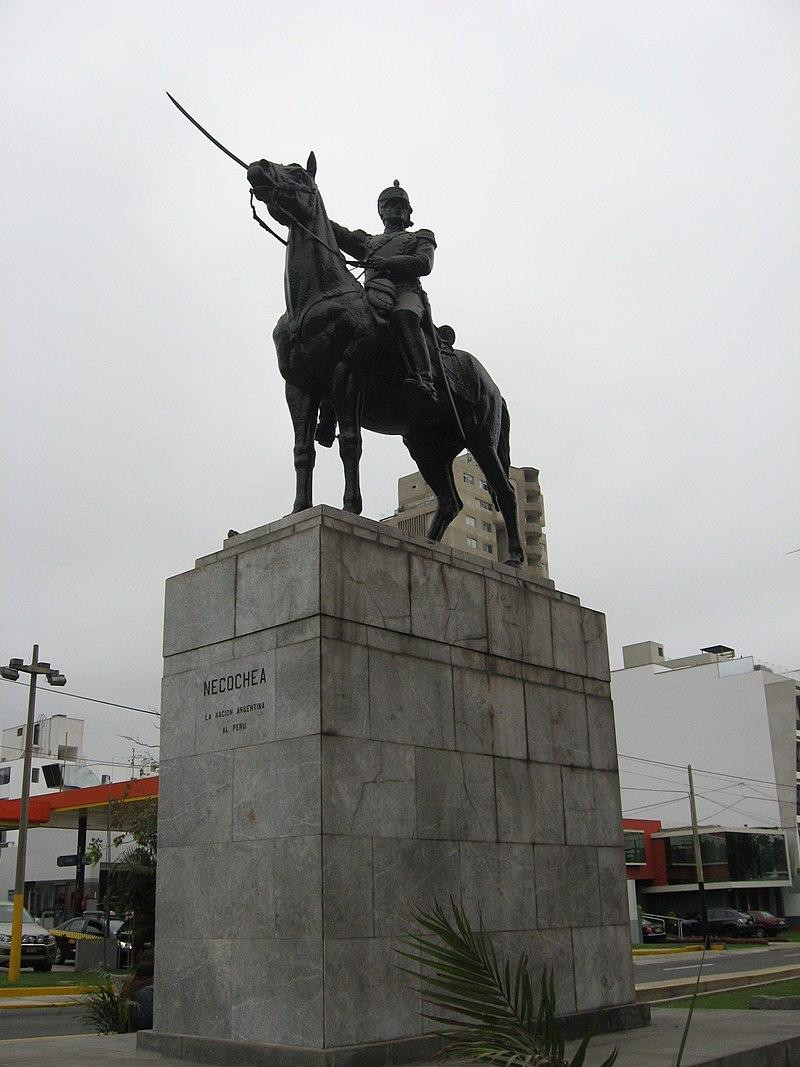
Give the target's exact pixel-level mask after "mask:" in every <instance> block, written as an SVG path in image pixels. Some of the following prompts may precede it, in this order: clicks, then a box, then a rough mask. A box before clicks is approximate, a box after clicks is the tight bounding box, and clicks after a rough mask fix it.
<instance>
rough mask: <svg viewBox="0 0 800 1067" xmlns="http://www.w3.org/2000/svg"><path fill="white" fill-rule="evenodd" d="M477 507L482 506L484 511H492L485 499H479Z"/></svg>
mask: <svg viewBox="0 0 800 1067" xmlns="http://www.w3.org/2000/svg"><path fill="white" fill-rule="evenodd" d="M478 507H479V508H483V510H484V511H494V508H493V507H492V505H491V504H488V503H487V502H486V501H485V500H479V501H478Z"/></svg>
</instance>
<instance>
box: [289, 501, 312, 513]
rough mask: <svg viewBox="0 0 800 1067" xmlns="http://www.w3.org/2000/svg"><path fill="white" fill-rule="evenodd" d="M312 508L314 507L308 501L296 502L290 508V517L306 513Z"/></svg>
mask: <svg viewBox="0 0 800 1067" xmlns="http://www.w3.org/2000/svg"><path fill="white" fill-rule="evenodd" d="M313 507H314V505H313V504H312V503H311V501H310V500H300V501H296V502H295V505H294V507H293V508H292V515H296V514H297V512H298V511H308V509H309V508H313Z"/></svg>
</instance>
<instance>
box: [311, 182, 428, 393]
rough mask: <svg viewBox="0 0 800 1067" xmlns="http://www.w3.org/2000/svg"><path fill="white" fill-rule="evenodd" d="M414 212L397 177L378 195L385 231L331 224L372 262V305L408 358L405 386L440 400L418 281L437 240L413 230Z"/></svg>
mask: <svg viewBox="0 0 800 1067" xmlns="http://www.w3.org/2000/svg"><path fill="white" fill-rule="evenodd" d="M411 210H412V209H411V203H410V201H409V199H408V193H407V192H406V191H405V189H401V188H400V183H399V181H397V179H395V182H394V185H390V186H389V188H388V189H384V190H383V192H382V193H381V195H380V196H379V197H378V214H379V215H380V217H381V221H382V222H383V225H384V230H383V233H382V234H374V235H373V234H369V233H366V232H365V231H364V230H348V229H346V228H345V227H344V226H339V225H338V223H335V222H333V220H331V226H332V227H333V232H334V234H335V235H336V241H337V243H338V245H339V247H340V248H341V249H342V251H344V252H346V253H347V254H348V255H350V256H353V257H354V258H356V259H360V260H362V261H364V262H366V263H367V271H366V276H365V279H364V280H365V286H366V290H367V298H368V300H369V302H370V306H371V307H372V309H373V312H374V314H375V315H376V318H378V319H379V320H380V321H383V322H390V323H391V326H392V329H393V330H394V333H395V336H396V337H397V340H398V341H399V342H400V347H401V349H402V352H403V356H404V357H405V362H406V370H407V377H406V378H405V379H404V380H403V388H404V389H405V390H406V391H407V392H409V393H412V394H413V395H415V396H417V397H419V398H420V399H423V400H428V401H433V402H436V401H437V400H438V397H437V395H436V389H435V387H434V384H433V375H432V373H431V354H430V351H429V345H430V344H435V343H436V342H435V340H434V337H435V335H434V332H433V326H432V321H431V313H430V306H429V304H428V297H427V295H426V293H425V291H424V290H423V288H422V286H421V285H420V283H419V280H420V278H421V277H423V276H424V275H426V274H430V272H431V271H432V270H433V253H434V249H435V248H436V239H435V238H434V236H433V234H432V233H431V231H430V230H416V231H415V232H413V233H411V232H409V231H408V228H409V226H410V225H411ZM426 334H428V335H430V340H429V339H428V337H426Z"/></svg>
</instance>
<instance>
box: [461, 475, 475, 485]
mask: <svg viewBox="0 0 800 1067" xmlns="http://www.w3.org/2000/svg"><path fill="white" fill-rule="evenodd" d="M464 481H465V482H466V483H467V485H474V484H475V479H474V478H473V477H472V475H471V474H465V475H464Z"/></svg>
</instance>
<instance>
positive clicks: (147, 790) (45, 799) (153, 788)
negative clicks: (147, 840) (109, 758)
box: [0, 776, 158, 830]
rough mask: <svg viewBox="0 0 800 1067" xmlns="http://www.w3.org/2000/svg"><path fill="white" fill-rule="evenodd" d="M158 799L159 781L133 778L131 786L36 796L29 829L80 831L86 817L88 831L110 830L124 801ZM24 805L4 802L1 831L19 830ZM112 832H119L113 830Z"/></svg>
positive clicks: (116, 784)
mask: <svg viewBox="0 0 800 1067" xmlns="http://www.w3.org/2000/svg"><path fill="white" fill-rule="evenodd" d="M157 796H158V777H157V776H153V777H151V778H132V779H131V780H130V781H128V782H112V783H109V784H108V785H93V786H89V787H88V788H86V789H63V790H61V791H60V792H53V793H40V794H38V795H37V796H32V797H31V798H30V801H29V804H28V826H29V827H30V828H31V829H33V828H34V827H37V826H48V827H51V828H54V829H64V830H71V829H77V828H78V820H79V818H80V816H81V815H86V820H87V821H86V828H87V830H105V829H107V827H108V810H109V806H111V805H113V804H117V803H119V802H120V801H121V802H122V803H125V804H135V803H136V802H137V801H141V800H149V799H150V798H151V797H157ZM20 806H21V801H20V800H19V799H15V800H0V830H16V829H18V827H19V815H20ZM112 829H117V827H115V826H113V824H112Z"/></svg>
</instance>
